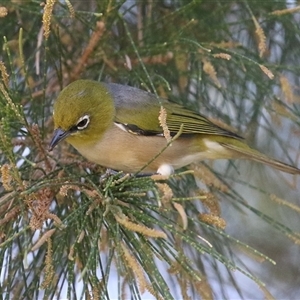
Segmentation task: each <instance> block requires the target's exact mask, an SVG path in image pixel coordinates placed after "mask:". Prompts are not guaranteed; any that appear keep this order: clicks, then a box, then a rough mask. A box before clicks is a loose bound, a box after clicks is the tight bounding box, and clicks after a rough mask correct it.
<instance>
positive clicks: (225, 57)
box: [213, 53, 231, 60]
mask: <svg viewBox="0 0 300 300" xmlns="http://www.w3.org/2000/svg"><path fill="white" fill-rule="evenodd" d="M213 57H215V58H222V59H226V60H230V59H231V55H230V54H227V53H216V54H213Z"/></svg>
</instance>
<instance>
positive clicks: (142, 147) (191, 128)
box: [49, 80, 300, 175]
mask: <svg viewBox="0 0 300 300" xmlns="http://www.w3.org/2000/svg"><path fill="white" fill-rule="evenodd" d="M161 105H162V106H163V107H164V109H165V111H166V113H167V116H166V125H167V127H168V129H169V131H170V135H171V136H175V135H176V134H177V133H178V132H181V134H180V135H179V137H178V138H177V139H174V141H172V143H171V145H170V146H168V147H166V146H167V145H168V142H167V139H166V138H165V137H164V134H163V129H162V127H161V125H160V122H159V119H158V116H159V112H160V108H161ZM53 119H54V126H55V131H54V135H53V138H52V140H51V142H50V147H49V150H50V151H51V150H52V149H53V148H54V147H55V146H56V145H57V144H58V143H59V142H61V141H63V140H66V141H67V142H68V143H70V144H71V145H72V146H73V147H74V148H75V149H77V150H78V152H80V153H81V154H82V155H83V156H84V157H86V158H87V159H88V160H90V161H92V162H94V163H97V164H99V165H101V166H104V167H107V168H110V169H113V170H118V171H124V172H127V173H136V172H139V171H140V170H142V172H143V173H158V174H162V175H170V174H171V173H172V172H173V171H174V170H176V169H178V168H181V167H184V166H187V165H189V164H191V163H193V162H197V161H201V160H205V159H250V160H254V161H257V162H260V163H264V164H266V165H269V166H271V167H273V168H275V169H278V170H280V171H283V172H287V173H290V174H300V169H298V168H296V167H293V166H291V165H288V164H285V163H283V162H280V161H277V160H274V159H272V158H269V157H267V156H266V155H264V154H262V153H260V152H259V151H257V150H255V149H253V148H251V147H249V146H248V145H247V144H246V143H245V141H244V139H243V138H242V137H240V136H239V135H237V134H235V133H234V132H231V131H229V130H227V129H225V128H222V127H221V126H219V125H216V124H214V123H213V122H211V121H210V120H208V119H207V118H206V117H204V116H202V115H200V114H198V113H196V112H193V111H190V110H188V109H186V108H184V107H182V106H180V105H178V104H175V103H171V102H169V101H167V100H165V99H159V100H158V99H157V97H156V96H155V95H153V94H151V93H148V92H146V91H143V90H140V89H138V88H134V87H130V86H125V85H120V84H115V83H103V82H97V81H92V80H77V81H74V82H72V83H71V84H69V85H68V86H67V87H66V88H64V89H63V90H62V91H61V93H60V94H59V96H58V98H57V100H56V102H55V104H54V111H53ZM164 148H166V149H165V150H164V151H162V150H163V149H164ZM161 151H162V153H161V154H160V155H158V154H159V153H160V152H161ZM157 155H158V156H157ZM156 156H157V157H156ZM154 158H155V159H154Z"/></svg>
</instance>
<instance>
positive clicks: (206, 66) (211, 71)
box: [202, 59, 222, 88]
mask: <svg viewBox="0 0 300 300" xmlns="http://www.w3.org/2000/svg"><path fill="white" fill-rule="evenodd" d="M202 62H203V71H204V72H205V73H206V74H207V75H208V76H209V77H210V78H211V79H212V81H213V82H214V84H215V85H216V86H217V87H218V88H221V87H222V86H221V83H220V81H219V79H218V77H217V72H216V70H215V67H214V66H213V65H212V63H211V62H210V61H209V60H207V59H203V60H202Z"/></svg>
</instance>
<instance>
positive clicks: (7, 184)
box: [0, 164, 13, 191]
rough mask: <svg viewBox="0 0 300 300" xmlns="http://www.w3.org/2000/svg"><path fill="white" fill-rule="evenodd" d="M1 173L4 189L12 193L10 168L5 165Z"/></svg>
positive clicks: (0, 169)
mask: <svg viewBox="0 0 300 300" xmlns="http://www.w3.org/2000/svg"><path fill="white" fill-rule="evenodd" d="M0 172H1V181H2V185H3V187H4V189H5V190H6V191H11V190H12V189H13V188H12V186H11V181H12V176H11V174H10V166H9V165H8V164H4V165H3V166H2V167H1V168H0Z"/></svg>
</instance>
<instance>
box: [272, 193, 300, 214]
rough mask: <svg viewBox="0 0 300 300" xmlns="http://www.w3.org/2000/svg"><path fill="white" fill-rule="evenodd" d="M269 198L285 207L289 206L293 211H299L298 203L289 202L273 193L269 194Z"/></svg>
mask: <svg viewBox="0 0 300 300" xmlns="http://www.w3.org/2000/svg"><path fill="white" fill-rule="evenodd" d="M270 199H271V200H272V201H274V202H276V203H278V204H280V205H284V206H286V207H288V208H290V209H292V210H294V211H296V212H298V213H300V207H299V206H298V205H296V204H293V203H290V202H288V201H286V200H284V199H281V198H279V197H277V196H276V195H274V194H271V195H270Z"/></svg>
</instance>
